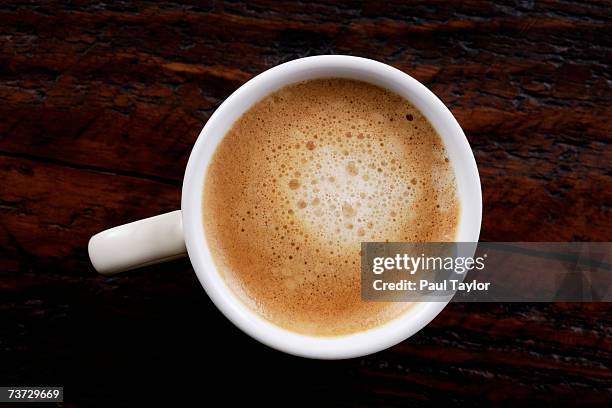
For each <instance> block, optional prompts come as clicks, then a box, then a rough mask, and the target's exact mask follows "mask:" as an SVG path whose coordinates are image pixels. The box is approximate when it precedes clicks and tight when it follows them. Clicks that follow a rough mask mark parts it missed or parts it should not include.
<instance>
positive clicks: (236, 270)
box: [203, 78, 460, 336]
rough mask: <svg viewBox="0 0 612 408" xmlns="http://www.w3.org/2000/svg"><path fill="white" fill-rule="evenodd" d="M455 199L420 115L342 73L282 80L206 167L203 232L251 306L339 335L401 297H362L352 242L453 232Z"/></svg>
mask: <svg viewBox="0 0 612 408" xmlns="http://www.w3.org/2000/svg"><path fill="white" fill-rule="evenodd" d="M459 207H460V203H459V200H458V197H457V193H456V184H455V179H454V174H453V172H452V169H451V166H450V163H449V160H448V157H447V156H446V152H445V149H444V146H443V144H442V141H441V140H440V137H439V136H438V134H437V133H436V131H435V130H434V129H433V127H432V126H431V124H430V123H429V122H428V121H427V119H426V118H425V117H424V116H423V115H422V114H421V113H420V112H419V111H418V110H417V109H416V108H415V107H414V106H412V105H411V104H410V103H409V102H408V101H406V100H405V99H403V98H402V97H400V96H399V95H397V94H395V93H393V92H391V91H388V90H386V89H383V88H380V87H377V86H375V85H372V84H369V83H365V82H360V81H354V80H349V79H339V78H334V79H317V80H311V81H306V82H301V83H297V84H293V85H289V86H286V87H284V88H282V89H281V90H279V91H277V92H274V93H272V94H270V95H268V96H267V97H265V98H264V99H262V100H261V101H259V102H258V103H256V104H255V105H254V106H252V107H251V108H250V109H249V110H248V111H246V112H245V113H244V114H243V115H242V116H241V117H240V118H239V119H238V120H237V121H236V122H235V123H234V125H233V127H232V128H231V130H230V131H229V132H228V133H227V134H226V135H225V137H224V138H223V140H222V141H221V143H220V144H219V146H218V147H217V150H216V151H215V153H214V156H213V158H212V160H211V163H210V165H209V167H208V171H207V173H206V180H205V185H204V196H203V223H204V230H205V235H206V240H207V243H208V245H209V246H210V249H211V252H212V256H213V259H214V262H215V264H216V265H217V267H218V269H219V271H220V273H221V274H222V276H223V277H224V279H225V281H226V283H227V284H228V286H229V287H230V288H231V289H232V291H233V292H234V293H235V294H236V295H237V296H238V297H239V298H240V299H241V300H242V301H243V302H244V303H245V304H246V305H247V306H248V307H250V308H251V309H253V310H255V311H256V312H257V313H259V314H260V315H262V316H263V317H265V318H266V319H268V320H269V321H271V322H273V323H275V324H277V325H279V326H281V327H284V328H287V329H289V330H292V331H295V332H299V333H303V334H309V335H322V336H326V335H342V334H349V333H354V332H359V331H363V330H367V329H369V328H372V327H375V326H379V325H381V324H384V323H386V322H388V321H390V320H392V319H394V318H396V317H398V316H400V315H401V314H402V313H404V312H405V311H406V310H407V309H408V308H410V306H411V305H410V304H408V303H400V302H362V301H361V296H360V243H361V242H365V241H453V240H454V239H455V235H456V231H457V225H458V219H459Z"/></svg>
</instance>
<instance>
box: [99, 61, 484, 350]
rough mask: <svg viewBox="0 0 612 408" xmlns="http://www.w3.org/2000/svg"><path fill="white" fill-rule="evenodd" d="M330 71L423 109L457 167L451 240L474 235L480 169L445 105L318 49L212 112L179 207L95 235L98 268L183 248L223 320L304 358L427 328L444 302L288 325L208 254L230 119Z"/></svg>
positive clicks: (389, 75) (167, 255)
mask: <svg viewBox="0 0 612 408" xmlns="http://www.w3.org/2000/svg"><path fill="white" fill-rule="evenodd" d="M331 77H338V78H349V79H356V80H361V81H365V82H369V83H372V84H374V85H378V86H380V87H383V88H386V89H389V90H391V91H393V92H395V93H397V94H399V95H401V96H402V97H404V98H405V99H406V100H408V101H409V102H410V103H412V104H413V105H414V106H415V107H416V108H417V109H419V110H420V111H421V113H423V115H425V117H426V118H427V119H428V120H429V122H430V123H431V124H432V126H433V127H434V128H435V130H436V131H437V132H438V134H439V135H440V137H441V139H442V141H443V143H444V145H445V148H446V151H447V154H448V157H449V159H450V163H451V166H452V169H453V171H454V173H455V179H456V182H457V191H458V196H459V200H460V203H461V209H460V217H459V226H458V232H457V237H456V241H458V242H476V241H478V237H479V234H480V224H481V217H482V195H481V188H480V178H479V175H478V169H477V167H476V161H475V160H474V155H473V154H472V150H471V148H470V145H469V143H468V141H467V139H466V137H465V135H464V133H463V131H462V130H461V127H460V126H459V124H458V123H457V121H456V120H455V118H454V117H453V115H452V114H451V112H450V111H449V110H448V109H447V108H446V106H445V105H444V104H443V103H442V102H441V101H440V100H439V99H438V98H437V97H436V96H435V95H434V94H433V93H432V92H431V91H429V90H428V89H427V88H426V87H425V86H424V85H422V84H421V83H420V82H418V81H417V80H415V79H414V78H412V77H410V76H409V75H407V74H405V73H404V72H402V71H399V70H397V69H395V68H393V67H391V66H389V65H386V64H383V63H380V62H377V61H373V60H370V59H366V58H359V57H352V56H344V55H321V56H315V57H307V58H302V59H298V60H294V61H290V62H287V63H284V64H282V65H278V66H276V67H274V68H271V69H269V70H267V71H265V72H263V73H261V74H259V75H257V76H256V77H254V78H253V79H251V80H250V81H248V82H247V83H245V84H244V85H243V86H241V87H240V88H239V89H238V90H236V91H235V92H234V93H233V94H232V95H230V97H229V98H227V99H226V100H225V101H224V102H223V103H222V104H221V106H219V108H218V109H217V110H216V111H215V113H214V114H213V115H212V116H211V117H210V119H209V120H208V122H207V123H206V125H205V126H204V128H203V129H202V131H201V132H200V135H199V137H198V139H197V141H196V143H195V145H194V147H193V150H192V152H191V155H190V157H189V162H188V163H187V169H186V172H185V178H184V180H183V189H182V197H181V210H178V211H174V212H170V213H166V214H162V215H158V216H155V217H151V218H147V219H143V220H139V221H135V222H132V223H130V224H125V225H121V226H118V227H115V228H111V229H109V230H106V231H102V232H100V233H98V234H96V235H94V236H93V237H92V238H91V239H90V241H89V248H88V249H89V257H90V259H91V262H92V264H93V265H94V267H95V269H96V270H97V271H98V272H100V273H102V274H107V275H110V274H115V273H119V272H123V271H126V270H130V269H135V268H139V267H142V266H146V265H152V264H155V263H159V262H164V261H167V260H171V259H175V258H179V257H182V256H185V255H186V254H188V255H189V258H190V260H191V263H192V265H193V268H194V270H195V272H196V274H197V276H198V279H199V280H200V282H201V284H202V286H203V287H204V290H205V291H206V293H207V294H208V296H210V298H211V299H212V301H213V302H214V303H215V305H216V306H217V307H218V308H219V310H221V312H222V313H223V314H224V315H225V316H226V317H227V318H228V319H230V320H231V321H232V322H233V323H234V324H235V325H236V326H238V327H239V328H240V329H242V330H243V331H244V332H245V333H247V334H249V335H250V336H252V337H254V338H255V339H257V340H259V341H260V342H262V343H264V344H266V345H268V346H270V347H273V348H275V349H278V350H281V351H284V352H286V353H290V354H293V355H297V356H302V357H309V358H319V359H340V358H350V357H358V356H363V355H366V354H371V353H374V352H377V351H380V350H383V349H386V348H388V347H390V346H393V345H395V344H397V343H399V342H401V341H402V340H405V339H407V338H408V337H410V336H412V335H413V334H415V333H416V332H417V331H419V330H420V329H422V328H423V327H425V326H426V325H427V324H428V323H429V322H430V321H431V320H433V319H434V318H435V317H436V316H437V315H438V313H440V312H441V311H442V309H444V307H445V306H446V304H447V303H446V302H422V303H417V304H416V305H415V306H414V307H411V308H409V309H408V310H407V311H406V312H405V313H404V314H402V315H401V316H399V317H398V318H396V319H394V320H392V321H390V322H388V323H386V324H384V325H381V326H377V327H374V328H370V329H368V330H365V331H362V332H357V333H354V334H350V335H343V336H333V337H319V336H308V335H303V334H299V333H296V332H292V331H288V330H286V329H284V328H281V327H279V326H277V325H275V324H273V323H271V322H270V321H268V320H266V319H264V318H263V317H262V316H260V315H259V314H257V313H256V312H254V311H253V310H251V309H250V308H248V307H247V306H246V305H245V304H244V303H243V302H242V301H240V300H239V298H238V297H237V296H236V295H235V294H234V293H233V292H232V291H231V289H230V288H229V287H228V286H227V285H226V283H225V281H224V280H223V278H222V276H221V275H220V273H219V272H218V271H217V268H216V267H215V264H214V262H213V260H212V257H211V253H210V250H209V248H208V246H207V244H206V239H205V234H204V226H203V223H202V193H203V186H204V178H205V174H206V171H207V168H208V163H209V162H210V160H211V158H212V156H213V153H214V152H215V149H216V147H217V145H218V144H219V142H220V141H221V140H222V139H223V137H224V136H225V134H226V133H227V132H228V130H229V129H230V128H231V127H232V125H233V124H234V122H235V121H236V120H237V119H238V118H239V117H240V116H241V115H242V114H243V113H244V112H245V111H246V110H248V109H249V108H250V107H251V106H252V105H253V104H255V103H256V102H258V101H259V100H261V99H262V98H264V97H265V96H267V95H268V94H270V93H272V92H274V91H276V90H278V89H280V88H282V87H284V86H286V85H288V84H291V83H295V82H299V81H305V80H310V79H315V78H331ZM228 205H230V206H231V203H228Z"/></svg>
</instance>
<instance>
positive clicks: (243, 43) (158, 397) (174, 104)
mask: <svg viewBox="0 0 612 408" xmlns="http://www.w3.org/2000/svg"><path fill="white" fill-rule="evenodd" d="M611 10H612V3H610V2H609V1H603V2H567V1H561V2H552V1H542V2H539V1H538V2H533V1H517V2H509V1H506V2H499V3H495V4H494V3H491V2H480V1H465V2H460V3H448V2H438V1H426V2H395V1H385V2H371V3H370V2H365V3H364V2H356V1H355V2H342V3H335V2H334V3H330V2H323V1H321V2H284V1H254V2H243V1H236V2H196V1H184V2H179V1H176V2H147V1H136V2H108V3H96V2H89V1H74V2H70V3H68V2H50V1H40V2H29V1H28V2H26V1H24V2H0V101H1V103H0V186H1V187H0V273H2V277H1V279H0V296H1V298H2V301H1V302H0V319H1V322H2V324H1V325H0V350H1V351H0V382H2V383H3V384H6V385H11V384H26V383H27V384H60V385H61V384H63V385H64V386H65V387H66V390H65V394H66V399H67V401H68V402H69V405H67V406H109V405H115V406H133V405H134V404H138V403H139V402H143V401H151V402H159V401H163V400H169V401H176V399H177V398H180V396H177V395H176V392H173V390H177V389H178V388H173V387H165V388H164V387H161V386H154V385H159V384H161V383H163V382H167V383H170V384H178V383H182V384H193V385H195V389H197V390H198V392H202V393H204V394H206V395H213V394H216V395H223V396H224V397H226V398H230V399H234V398H240V397H243V398H244V397H246V398H249V399H250V400H251V401H252V402H255V401H258V400H261V401H263V402H268V403H272V402H274V401H275V399H276V398H277V397H283V396H285V395H290V396H291V397H292V398H293V400H292V401H294V403H295V401H297V403H303V404H307V403H311V402H312V403H316V404H317V405H321V404H320V403H321V401H325V402H326V403H327V405H330V404H331V405H340V406H372V405H382V406H398V405H408V406H422V405H430V404H435V403H451V404H453V405H459V404H469V405H470V406H473V405H488V403H490V402H493V403H496V404H506V403H510V404H524V403H534V402H535V403H538V404H543V403H551V404H555V405H558V404H579V403H582V404H591V405H609V404H610V402H612V371H611V366H612V342H611V340H610V336H611V335H612V318H611V316H610V307H609V305H608V304H451V305H449V306H448V307H447V308H446V309H445V310H444V311H443V312H442V313H441V314H440V315H439V316H438V317H437V318H436V319H435V320H434V321H433V322H432V323H431V324H430V325H429V326H428V327H427V328H426V329H424V330H422V331H421V332H420V333H418V334H417V335H415V336H413V337H412V338H410V339H409V340H407V341H405V342H403V343H401V344H400V345H398V346H396V347H393V348H391V349H389V350H387V351H384V352H381V353H377V354H375V355H372V356H368V357H364V358H361V359H354V360H348V361H336V362H322V361H309V360H303V359H298V358H294V357H291V356H287V355H283V354H281V353H278V352H276V351H273V350H270V349H267V348H266V347H264V346H262V345H260V344H258V343H257V342H255V341H254V340H252V339H250V338H248V337H247V336H246V335H244V334H243V333H241V332H240V331H239V330H238V329H236V328H235V327H233V326H232V325H231V324H230V323H229V322H228V321H226V319H225V318H224V317H223V316H222V315H221V314H220V313H219V312H218V311H217V310H216V309H215V307H214V305H212V303H211V302H210V301H209V300H208V298H207V297H206V295H205V294H204V292H203V290H202V289H201V287H200V285H199V283H198V282H197V279H196V278H195V275H194V274H193V272H192V269H191V266H190V264H189V262H188V261H186V260H182V261H176V262H172V263H170V264H167V265H162V266H156V267H151V268H147V270H143V271H135V272H133V273H130V274H126V275H121V276H117V277H113V278H105V277H102V276H98V275H96V274H95V272H94V271H93V269H92V267H91V266H90V265H89V263H88V259H87V251H86V245H87V240H88V238H89V237H90V236H91V235H92V234H93V233H95V232H97V231H99V230H101V229H104V228H107V227H109V226H113V225H116V224H120V223H123V222H127V221H131V220H134V219H138V218H142V217H147V216H151V215H154V214H157V213H160V212H164V211H170V210H173V209H176V208H178V207H179V205H180V185H181V180H182V176H183V172H184V167H185V164H186V162H187V158H188V156H189V152H190V149H191V146H192V145H193V142H194V141H195V139H196V137H197V135H198V133H199V131H200V130H201V128H202V126H203V125H204V123H205V122H206V120H207V119H208V118H209V117H210V115H211V114H212V112H214V110H215V109H216V107H218V106H219V104H220V103H221V102H222V101H223V100H224V98H226V97H227V96H228V95H230V94H231V93H232V92H233V91H234V90H235V89H236V88H237V87H239V86H240V85H241V84H242V83H244V82H245V81H246V80H248V79H249V78H251V77H253V76H254V75H256V74H258V73H260V72H262V71H264V70H265V69H267V68H269V67H272V66H274V65H276V64H279V63H282V62H284V61H288V60H291V59H294V58H298V57H303V56H307V55H317V54H330V53H331V54H334V53H337V54H350V55H359V56H364V57H369V58H374V59H377V60H380V61H383V62H386V63H388V64H391V65H393V66H395V67H397V68H399V69H402V70H404V71H405V72H407V73H409V74H411V75H412V76H414V77H415V78H417V79H418V80H419V81H421V82H423V83H424V84H425V85H427V86H428V87H429V88H430V89H432V90H433V91H434V92H435V93H436V94H437V95H438V96H439V97H440V99H442V101H444V102H445V103H446V105H447V106H449V108H450V109H451V110H452V112H453V113H454V114H455V116H456V117H457V119H458V121H459V123H460V124H461V125H462V127H463V129H464V130H465V132H466V135H467V136H468V139H469V141H470V143H471V145H472V148H473V150H474V153H475V156H476V160H477V163H478V167H479V171H480V174H481V179H482V185H483V194H484V214H483V216H484V219H483V226H482V234H481V237H482V239H483V240H489V241H495V240H499V241H513V240H517V241H518V240H521V241H529V240H533V241H565V240H584V241H609V240H611V236H610V234H611V231H612V216H611V215H612V214H611V203H612V167H611V165H610V163H612V149H611V148H610V143H611V134H612V132H611V131H612V125H611V124H610V118H611V117H612V78H611V73H612V70H611V64H612V40H611V39H612V36H610V32H611V29H612V11H611ZM193 373H195V374H193ZM199 373H201V374H199ZM205 377H206V381H205V382H204V380H203V379H204V378H205ZM141 382H144V383H146V385H139V384H140V383H141ZM102 384H104V385H105V386H102ZM0 385H1V384H0ZM228 389H230V391H229V392H228V391H227V390H228ZM183 396H184V395H183Z"/></svg>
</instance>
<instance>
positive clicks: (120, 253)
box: [88, 210, 187, 275]
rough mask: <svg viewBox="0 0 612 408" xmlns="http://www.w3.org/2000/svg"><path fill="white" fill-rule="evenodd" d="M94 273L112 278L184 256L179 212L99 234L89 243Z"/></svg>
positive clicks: (184, 250) (184, 248)
mask: <svg viewBox="0 0 612 408" xmlns="http://www.w3.org/2000/svg"><path fill="white" fill-rule="evenodd" d="M88 251H89V259H90V260H91V263H92V264H93V266H94V268H95V269H96V271H98V272H99V273H101V274H103V275H114V274H116V273H119V272H125V271H129V270H131V269H136V268H140V267H142V266H147V265H153V264H156V263H160V262H166V261H170V260H172V259H177V258H181V257H183V256H185V255H187V249H186V247H185V239H184V238H183V220H182V217H181V210H177V211H172V212H169V213H165V214H161V215H156V216H155V217H150V218H145V219H142V220H138V221H134V222H131V223H129V224H124V225H120V226H118V227H114V228H111V229H107V230H105V231H102V232H99V233H97V234H96V235H94V236H93V237H91V238H90V239H89V245H88Z"/></svg>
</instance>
